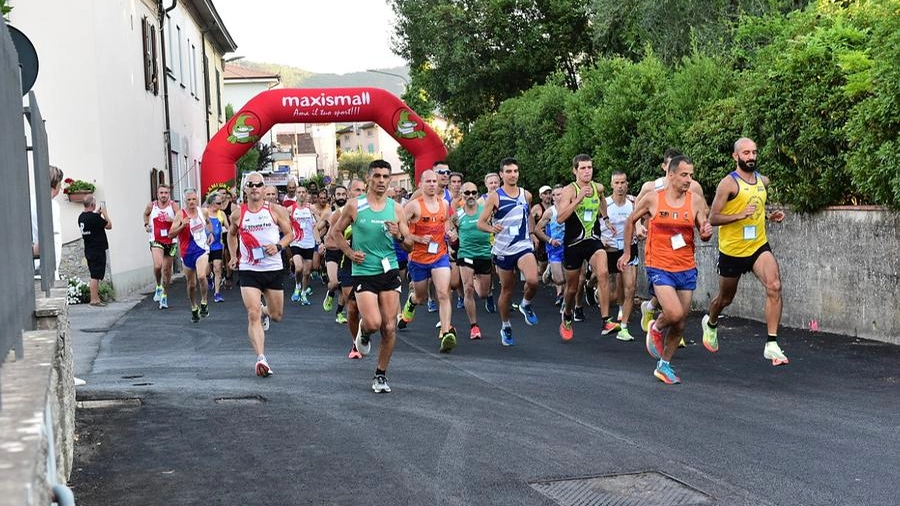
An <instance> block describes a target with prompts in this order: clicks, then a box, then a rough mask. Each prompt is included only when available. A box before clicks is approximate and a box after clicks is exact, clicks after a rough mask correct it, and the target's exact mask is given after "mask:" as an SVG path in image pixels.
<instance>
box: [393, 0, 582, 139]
mask: <svg viewBox="0 0 900 506" xmlns="http://www.w3.org/2000/svg"><path fill="white" fill-rule="evenodd" d="M391 5H392V7H393V9H394V12H395V14H396V16H397V27H396V32H395V38H394V41H395V47H394V50H395V52H396V53H397V54H398V55H400V56H402V57H404V58H405V59H406V60H407V61H408V62H409V65H410V75H411V76H412V78H413V82H414V83H418V84H419V85H420V86H421V87H422V88H423V89H424V90H426V91H427V93H428V95H429V96H430V97H431V98H432V99H433V100H434V101H435V102H436V103H437V104H439V105H440V107H441V110H442V112H443V113H444V114H446V115H447V117H449V118H450V119H452V120H454V121H455V122H457V123H458V124H460V125H462V126H463V128H464V130H465V129H467V127H468V126H469V125H470V124H471V123H472V122H474V121H475V119H476V118H478V117H479V116H480V115H481V114H483V113H484V112H485V111H495V110H497V108H498V107H499V106H500V103H501V102H502V101H503V100H505V99H507V98H512V97H515V96H517V95H519V94H520V93H522V92H523V91H525V90H527V89H529V88H531V87H533V86H535V85H540V84H543V83H544V82H545V80H546V78H547V77H548V76H550V75H551V74H554V73H555V72H561V73H562V74H563V75H564V76H565V77H564V79H565V81H566V84H567V85H568V86H569V87H570V88H571V89H575V88H576V87H577V79H578V69H579V68H580V66H581V65H583V64H584V63H586V62H589V61H590V59H591V55H593V53H594V51H593V42H592V39H591V37H590V36H589V33H590V31H589V16H588V9H587V7H586V6H585V5H584V2H582V1H578V0H531V1H528V0H391Z"/></svg>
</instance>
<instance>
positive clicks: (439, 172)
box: [435, 170, 450, 176]
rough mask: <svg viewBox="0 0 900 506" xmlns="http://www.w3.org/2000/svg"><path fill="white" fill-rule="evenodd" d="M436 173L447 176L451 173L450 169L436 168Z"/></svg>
mask: <svg viewBox="0 0 900 506" xmlns="http://www.w3.org/2000/svg"><path fill="white" fill-rule="evenodd" d="M435 173H437V174H440V175H442V176H446V175H447V174H449V173H450V171H449V170H436V171H435Z"/></svg>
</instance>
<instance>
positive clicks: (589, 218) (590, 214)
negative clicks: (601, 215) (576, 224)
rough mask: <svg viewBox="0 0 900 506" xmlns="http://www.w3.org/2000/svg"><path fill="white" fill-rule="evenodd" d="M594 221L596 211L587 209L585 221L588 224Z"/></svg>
mask: <svg viewBox="0 0 900 506" xmlns="http://www.w3.org/2000/svg"><path fill="white" fill-rule="evenodd" d="M593 219H594V211H591V210H590V209H585V210H584V221H585V222H586V223H590V222H591V221H593Z"/></svg>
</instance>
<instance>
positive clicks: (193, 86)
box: [190, 44, 197, 96]
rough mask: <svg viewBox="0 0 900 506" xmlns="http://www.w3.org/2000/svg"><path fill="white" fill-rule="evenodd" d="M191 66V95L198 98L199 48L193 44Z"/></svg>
mask: <svg viewBox="0 0 900 506" xmlns="http://www.w3.org/2000/svg"><path fill="white" fill-rule="evenodd" d="M190 57H191V59H190V66H191V76H190V81H191V95H192V96H197V47H196V46H194V45H193V44H191V54H190Z"/></svg>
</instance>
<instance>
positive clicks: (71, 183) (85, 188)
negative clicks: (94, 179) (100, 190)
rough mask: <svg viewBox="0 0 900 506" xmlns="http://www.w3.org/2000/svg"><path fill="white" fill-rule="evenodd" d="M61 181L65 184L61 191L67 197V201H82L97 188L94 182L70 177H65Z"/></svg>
mask: <svg viewBox="0 0 900 506" xmlns="http://www.w3.org/2000/svg"><path fill="white" fill-rule="evenodd" d="M63 183H65V184H66V186H65V188H63V193H65V194H66V197H68V198H69V202H84V197H85V196H86V195H90V194H92V193H94V190H96V189H97V187H96V186H94V183H88V182H87V181H82V180H81V179H72V178H70V177H67V178H65V179H64V180H63Z"/></svg>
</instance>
